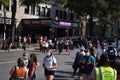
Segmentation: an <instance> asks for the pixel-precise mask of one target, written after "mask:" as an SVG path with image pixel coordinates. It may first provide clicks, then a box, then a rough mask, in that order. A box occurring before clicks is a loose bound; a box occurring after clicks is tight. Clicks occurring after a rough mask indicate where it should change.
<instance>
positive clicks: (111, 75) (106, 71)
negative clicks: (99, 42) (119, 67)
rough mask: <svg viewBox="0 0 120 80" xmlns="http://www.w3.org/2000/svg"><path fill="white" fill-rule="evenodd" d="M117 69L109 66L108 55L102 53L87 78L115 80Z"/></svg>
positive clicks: (90, 79) (91, 79)
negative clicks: (96, 65)
mask: <svg viewBox="0 0 120 80" xmlns="http://www.w3.org/2000/svg"><path fill="white" fill-rule="evenodd" d="M116 79H117V71H116V70H115V69H113V68H112V67H111V66H110V62H109V56H108V55H106V54H102V55H101V56H100V60H99V63H98V67H96V68H95V69H93V71H92V73H91V75H90V77H89V80H116Z"/></svg>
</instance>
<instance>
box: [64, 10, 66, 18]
mask: <svg viewBox="0 0 120 80" xmlns="http://www.w3.org/2000/svg"><path fill="white" fill-rule="evenodd" d="M64 20H66V12H65V11H64Z"/></svg>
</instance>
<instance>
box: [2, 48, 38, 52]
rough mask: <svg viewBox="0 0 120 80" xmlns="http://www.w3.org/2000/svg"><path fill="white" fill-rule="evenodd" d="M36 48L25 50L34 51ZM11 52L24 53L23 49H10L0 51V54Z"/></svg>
mask: <svg viewBox="0 0 120 80" xmlns="http://www.w3.org/2000/svg"><path fill="white" fill-rule="evenodd" d="M35 49H37V48H27V49H26V50H28V51H29V50H35ZM11 51H24V50H23V49H19V48H18V49H10V50H0V52H11Z"/></svg>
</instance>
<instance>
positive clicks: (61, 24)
mask: <svg viewBox="0 0 120 80" xmlns="http://www.w3.org/2000/svg"><path fill="white" fill-rule="evenodd" d="M59 26H65V27H71V22H63V21H59Z"/></svg>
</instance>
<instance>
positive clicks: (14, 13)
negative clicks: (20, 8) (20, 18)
mask: <svg viewBox="0 0 120 80" xmlns="http://www.w3.org/2000/svg"><path fill="white" fill-rule="evenodd" d="M12 2H13V4H12V44H13V45H14V39H15V27H16V26H15V24H16V21H15V15H16V5H17V4H16V0H12Z"/></svg>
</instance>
